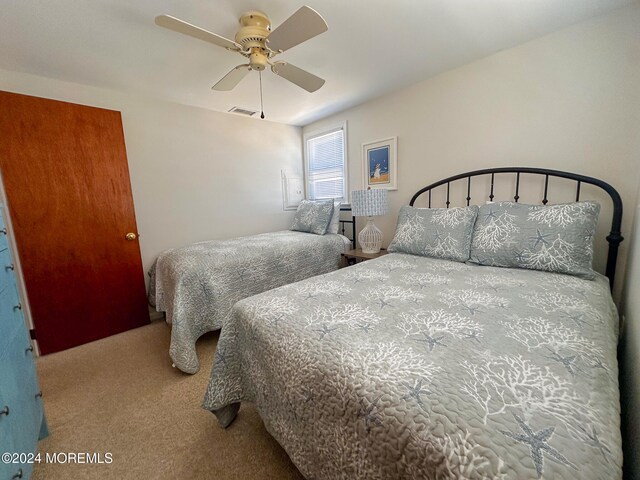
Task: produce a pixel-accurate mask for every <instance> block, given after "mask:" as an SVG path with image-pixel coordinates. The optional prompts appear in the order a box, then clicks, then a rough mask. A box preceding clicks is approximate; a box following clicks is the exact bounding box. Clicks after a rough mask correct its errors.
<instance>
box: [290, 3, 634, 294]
mask: <svg viewBox="0 0 640 480" xmlns="http://www.w3.org/2000/svg"><path fill="white" fill-rule="evenodd" d="M638 25H640V5H638V4H635V5H634V6H631V7H628V8H625V9H623V10H619V11H616V12H614V13H613V14H610V15H607V16H604V17H599V18H596V19H593V20H591V21H589V22H585V23H582V24H579V25H575V26H572V27H569V28H566V29H564V30H561V31H558V32H556V33H553V34H551V35H548V36H546V37H543V38H540V39H537V40H534V41H531V42H529V43H526V44H523V45H520V46H518V47H515V48H512V49H509V50H506V51H503V52H499V53H497V54H495V55H492V56H490V57H487V58H484V59H482V60H479V61H477V62H474V63H471V64H468V65H465V66H463V67H460V68H457V69H455V70H451V71H449V72H446V73H444V74H442V75H439V76H437V77H434V78H431V79H428V80H426V81H424V82H421V83H418V84H416V85H413V86H411V87H409V88H406V89H403V90H401V91H398V92H395V93H392V94H389V95H386V96H383V97H381V98H379V99H376V100H373V101H370V102H368V103H365V104H363V105H360V106H358V107H355V108H352V109H349V110H346V111H344V112H341V113H339V114H336V115H333V116H331V117H328V118H325V119H323V120H321V121H318V122H315V123H312V124H310V125H307V126H305V127H304V130H303V131H304V132H305V133H306V132H310V131H314V130H317V129H321V128H322V127H323V126H324V125H330V124H335V123H338V122H340V121H344V120H346V121H347V122H348V154H349V160H348V161H349V172H350V178H349V185H350V190H354V189H359V188H362V174H361V172H362V155H361V146H362V143H365V142H369V141H371V140H376V139H383V138H387V137H389V136H392V135H397V136H398V190H397V191H395V192H390V193H391V194H390V203H391V209H390V212H391V213H390V214H389V215H387V216H386V217H384V218H382V219H379V220H378V219H377V220H376V224H377V225H378V226H380V227H381V229H382V230H383V231H384V235H385V243H388V242H389V241H390V240H391V239H392V237H393V232H394V229H395V221H396V215H397V212H398V210H399V208H400V206H401V205H403V204H406V203H408V201H409V200H410V198H411V196H412V195H413V193H415V192H416V191H417V190H418V189H419V188H420V187H422V186H425V185H427V184H429V183H431V182H434V181H437V180H439V179H441V178H445V177H447V176H450V175H453V174H456V173H461V172H464V171H467V170H473V169H477V168H486V167H494V166H509V165H519V166H539V167H547V168H556V169H560V170H567V171H573V172H577V173H582V174H586V175H591V176H595V177H598V178H602V179H604V180H606V181H608V182H610V183H611V184H613V185H614V186H615V187H616V188H617V189H618V190H619V192H620V194H621V195H622V197H623V200H624V201H625V202H626V205H632V199H633V196H634V195H635V189H636V186H637V183H636V182H637V173H636V172H637V170H638V163H639V160H640V157H639V153H640V134H639V132H640V88H639V85H640V28H638ZM412 54H415V55H416V61H420V58H419V55H420V52H419V50H417V51H414V52H412ZM465 193H466V192H465ZM538 193H539V192H538ZM551 193H552V194H553V193H554V190H553V189H552V190H551ZM510 195H513V193H510ZM463 196H466V195H461V196H460V199H462V198H463ZM540 198H541V197H538V198H537V201H539V200H540ZM570 200H571V196H569V197H564V198H558V197H555V198H553V197H552V198H551V201H552V202H554V201H570ZM604 201H606V198H603V202H604ZM607 206H608V204H607ZM605 214H606V212H605ZM603 216H604V215H603ZM631 220H632V215H629V214H627V215H625V217H624V226H623V227H624V228H623V233H625V234H626V235H625V236H629V233H630V227H631ZM362 223H363V222H361V225H362ZM602 228H604V225H603V226H602ZM602 237H604V235H602ZM598 249H599V250H600V252H599V255H598V259H597V263H596V265H597V266H598V267H600V269H602V267H603V264H604V253H605V252H604V251H605V248H604V241H603V240H602V241H601V242H600V245H598ZM625 253H626V243H623V246H622V249H621V261H620V262H619V268H621V267H622V266H623V265H624V257H625ZM621 273H622V272H621ZM618 278H620V277H618ZM620 283H621V282H620Z"/></svg>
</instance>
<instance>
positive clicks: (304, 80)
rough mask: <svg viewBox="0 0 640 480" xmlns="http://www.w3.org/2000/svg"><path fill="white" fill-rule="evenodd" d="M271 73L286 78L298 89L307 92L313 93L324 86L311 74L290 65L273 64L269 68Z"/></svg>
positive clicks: (322, 82) (282, 63) (318, 78)
mask: <svg viewBox="0 0 640 480" xmlns="http://www.w3.org/2000/svg"><path fill="white" fill-rule="evenodd" d="M271 71H272V72H273V73H275V74H276V75H279V76H281V77H282V78H286V79H287V80H289V81H290V82H291V83H295V84H296V85H298V86H299V87H300V88H304V89H305V90H306V91H307V92H315V91H316V90H318V89H319V88H320V87H321V86H322V85H324V80H323V79H322V78H320V77H316V76H315V75H313V74H312V73H309V72H307V71H305V70H302V69H301V68H298V67H296V66H295V65H291V64H290V63H286V62H277V63H274V64H273V65H272V66H271Z"/></svg>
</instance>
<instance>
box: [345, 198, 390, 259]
mask: <svg viewBox="0 0 640 480" xmlns="http://www.w3.org/2000/svg"><path fill="white" fill-rule="evenodd" d="M387 193H388V192H387V190H383V189H375V190H372V189H371V188H369V189H368V190H354V191H353V192H351V208H352V210H353V212H352V213H353V216H354V217H368V219H367V224H366V225H365V227H364V228H363V229H362V231H361V232H360V234H359V235H358V242H360V248H362V252H363V253H378V252H379V251H380V247H382V231H381V230H380V229H379V228H378V227H376V226H375V224H374V223H373V217H374V216H376V215H386V214H387V212H388V211H389V201H388V196H387Z"/></svg>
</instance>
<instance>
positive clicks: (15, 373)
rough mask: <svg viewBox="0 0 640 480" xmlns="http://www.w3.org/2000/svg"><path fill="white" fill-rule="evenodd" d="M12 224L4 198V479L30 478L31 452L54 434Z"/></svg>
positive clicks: (0, 402) (0, 333) (0, 283)
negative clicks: (9, 232)
mask: <svg viewBox="0 0 640 480" xmlns="http://www.w3.org/2000/svg"><path fill="white" fill-rule="evenodd" d="M6 229H7V227H6V225H5V223H4V220H3V208H2V204H1V203H0V454H3V453H11V454H13V455H12V457H13V458H11V459H10V462H9V463H7V462H6V458H4V457H3V460H2V461H0V480H5V479H6V480H9V479H18V478H25V479H26V478H30V477H31V472H32V470H33V463H32V462H33V460H32V459H29V456H30V454H34V453H35V452H36V449H37V442H38V439H39V438H42V437H44V436H46V435H47V433H48V432H47V424H46V421H45V418H44V409H43V406H42V392H41V391H40V387H39V386H38V379H37V377H36V369H35V364H34V361H33V347H32V346H31V341H30V339H29V335H28V333H27V328H26V326H25V322H24V317H23V314H22V304H21V300H20V296H19V295H18V290H17V288H16V276H15V270H14V267H13V259H12V257H11V251H10V248H9V243H8V239H7V230H6ZM20 454H23V455H20ZM14 460H16V463H14V462H13V461H14Z"/></svg>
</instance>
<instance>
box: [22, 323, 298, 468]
mask: <svg viewBox="0 0 640 480" xmlns="http://www.w3.org/2000/svg"><path fill="white" fill-rule="evenodd" d="M169 335H170V330H169V327H168V326H167V325H166V324H165V323H164V322H156V323H153V324H151V325H148V326H145V327H142V328H139V329H136V330H132V331H129V332H125V333H123V334H120V335H116V336H113V337H109V338H106V339H103V340H100V341H97V342H93V343H90V344H87V345H83V346H81V347H77V348H74V349H71V350H67V351H64V352H60V353H56V354H53V355H48V356H45V357H42V358H40V359H38V361H37V368H38V375H39V378H40V384H41V387H42V391H43V392H44V402H45V409H46V414H47V418H48V421H49V428H50V431H51V435H50V436H49V437H48V438H47V439H45V440H43V441H41V442H40V445H39V449H40V451H41V452H89V453H94V452H97V453H102V454H104V453H106V452H110V453H111V454H112V455H113V463H111V464H110V465H52V464H48V465H46V464H41V465H36V468H35V473H34V477H33V478H34V479H36V480H38V479H46V480H55V479H69V478H78V479H94V478H95V479H123V480H126V479H136V480H137V479H220V480H222V479H242V480H247V479H283V480H284V479H302V476H301V475H300V473H299V472H298V471H297V470H296V468H295V466H294V465H293V464H292V463H291V461H290V460H289V457H288V456H287V454H286V453H285V452H284V450H283V449H282V448H281V447H280V446H279V445H278V443H277V442H276V441H275V440H274V439H273V438H272V437H271V436H270V435H269V434H268V433H267V431H266V430H265V429H264V425H263V423H262V420H261V419H260V417H259V416H258V414H257V412H256V410H255V409H254V408H253V407H252V406H250V405H246V404H244V405H243V406H242V409H241V410H240V413H239V415H238V418H237V419H236V421H235V422H234V423H233V424H232V425H231V426H230V427H229V428H228V429H227V430H223V429H222V428H220V427H219V426H218V424H217V422H216V420H215V417H214V416H213V415H212V414H211V413H209V412H207V411H205V410H203V409H202V408H200V403H201V401H202V397H203V394H204V390H205V388H206V385H207V381H208V378H209V373H210V370H211V362H212V359H213V354H214V352H215V347H216V343H217V340H218V334H217V333H215V334H209V335H207V336H205V337H203V338H202V339H201V340H200V341H199V342H198V357H199V359H200V362H201V365H202V368H201V370H200V372H199V373H197V374H196V375H193V376H192V375H185V374H183V373H181V372H180V371H178V370H176V369H173V368H171V361H170V359H169V354H168V352H169Z"/></svg>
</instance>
